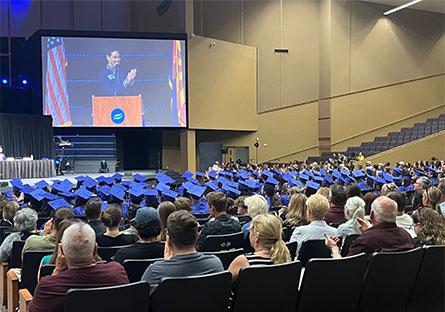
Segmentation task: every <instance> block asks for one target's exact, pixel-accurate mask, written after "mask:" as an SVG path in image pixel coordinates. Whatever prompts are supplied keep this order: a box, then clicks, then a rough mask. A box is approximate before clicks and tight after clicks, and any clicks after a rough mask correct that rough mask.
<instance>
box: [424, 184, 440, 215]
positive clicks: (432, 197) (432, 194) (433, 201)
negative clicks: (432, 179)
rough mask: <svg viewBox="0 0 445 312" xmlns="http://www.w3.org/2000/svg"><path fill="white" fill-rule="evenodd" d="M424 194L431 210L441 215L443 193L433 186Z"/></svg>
mask: <svg viewBox="0 0 445 312" xmlns="http://www.w3.org/2000/svg"><path fill="white" fill-rule="evenodd" d="M423 192H424V195H423V196H426V197H427V199H428V206H429V207H430V208H431V209H434V210H436V211H437V212H440V213H441V210H440V207H439V204H440V203H441V201H442V192H441V191H440V190H439V189H438V188H437V187H435V186H431V187H429V188H427V189H425V190H424V191H423Z"/></svg>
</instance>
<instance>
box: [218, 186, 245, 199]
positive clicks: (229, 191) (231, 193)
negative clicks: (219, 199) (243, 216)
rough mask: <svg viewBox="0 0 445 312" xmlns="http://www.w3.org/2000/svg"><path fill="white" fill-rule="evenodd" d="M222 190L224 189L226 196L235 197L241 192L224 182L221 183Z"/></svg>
mask: <svg viewBox="0 0 445 312" xmlns="http://www.w3.org/2000/svg"><path fill="white" fill-rule="evenodd" d="M222 188H223V190H224V191H226V194H227V196H229V197H236V196H239V195H241V192H240V191H238V190H237V189H235V188H233V187H230V186H229V185H227V184H225V185H223V187H222Z"/></svg>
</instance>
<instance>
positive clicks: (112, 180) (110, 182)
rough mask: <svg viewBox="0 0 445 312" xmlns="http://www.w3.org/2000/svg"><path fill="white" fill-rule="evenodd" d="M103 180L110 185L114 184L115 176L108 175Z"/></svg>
mask: <svg viewBox="0 0 445 312" xmlns="http://www.w3.org/2000/svg"><path fill="white" fill-rule="evenodd" d="M103 181H104V183H105V184H107V185H110V186H111V185H113V184H114V182H115V181H114V178H113V177H106V178H104V180H103Z"/></svg>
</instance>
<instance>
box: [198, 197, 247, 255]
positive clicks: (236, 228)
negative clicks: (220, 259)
mask: <svg viewBox="0 0 445 312" xmlns="http://www.w3.org/2000/svg"><path fill="white" fill-rule="evenodd" d="M207 202H208V205H209V212H210V215H211V216H212V217H213V218H215V219H214V220H213V221H209V222H207V223H206V224H205V225H204V227H203V228H202V230H201V232H200V233H199V237H198V242H197V244H196V248H197V249H198V250H200V249H201V248H202V247H203V245H204V240H205V238H206V237H207V236H208V235H222V234H232V233H237V232H241V225H240V223H239V221H238V220H236V219H234V218H232V217H231V216H230V215H228V214H227V212H226V209H227V197H226V195H224V193H221V192H210V193H208V194H207Z"/></svg>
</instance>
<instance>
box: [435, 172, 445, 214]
mask: <svg viewBox="0 0 445 312" xmlns="http://www.w3.org/2000/svg"><path fill="white" fill-rule="evenodd" d="M437 188H438V189H439V190H440V192H441V193H442V199H441V200H440V204H439V208H440V211H442V214H443V215H445V180H443V181H442V182H440V183H439V185H438V186H437Z"/></svg>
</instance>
